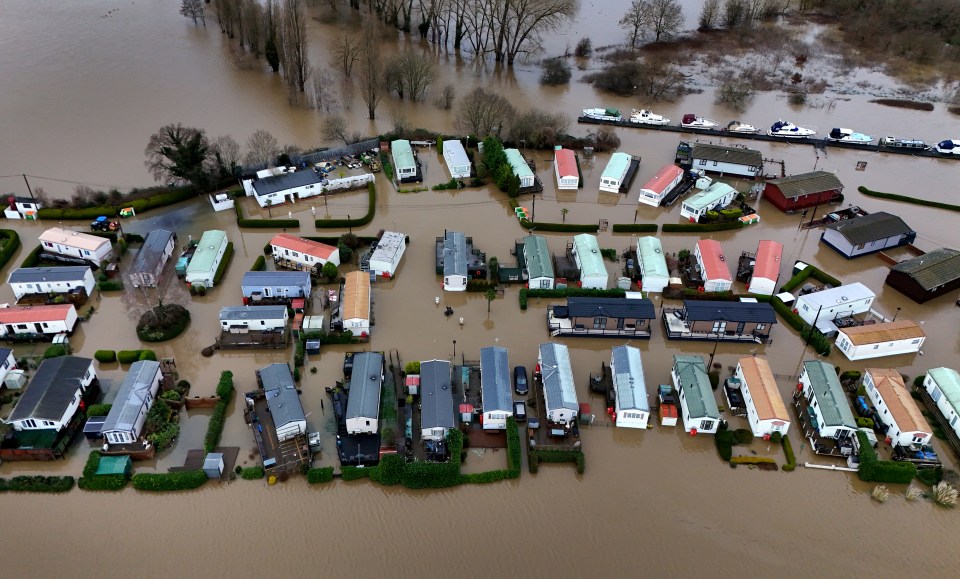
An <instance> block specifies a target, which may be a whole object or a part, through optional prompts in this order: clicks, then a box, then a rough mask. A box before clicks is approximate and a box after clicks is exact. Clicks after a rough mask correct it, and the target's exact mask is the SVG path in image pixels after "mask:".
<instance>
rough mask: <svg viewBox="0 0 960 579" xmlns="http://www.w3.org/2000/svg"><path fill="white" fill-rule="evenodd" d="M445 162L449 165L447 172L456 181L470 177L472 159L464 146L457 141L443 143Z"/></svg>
mask: <svg viewBox="0 0 960 579" xmlns="http://www.w3.org/2000/svg"><path fill="white" fill-rule="evenodd" d="M443 160H444V161H446V163H447V171H449V172H450V176H451V177H453V178H454V179H467V178H469V177H470V157H468V156H467V152H466V151H465V150H464V148H463V144H462V143H461V142H460V141H458V140H455V139H452V140H449V141H444V142H443Z"/></svg>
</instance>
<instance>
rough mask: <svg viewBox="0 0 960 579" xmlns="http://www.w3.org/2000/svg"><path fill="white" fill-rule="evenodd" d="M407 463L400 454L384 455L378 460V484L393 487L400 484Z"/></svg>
mask: <svg viewBox="0 0 960 579" xmlns="http://www.w3.org/2000/svg"><path fill="white" fill-rule="evenodd" d="M406 466H407V461H406V460H405V459H404V458H403V455H401V454H396V453H394V454H386V455H384V456H383V458H381V459H380V464H379V465H377V470H378V471H379V474H380V484H382V485H385V486H393V485H397V484H400V480H401V479H402V478H403V471H404V470H406Z"/></svg>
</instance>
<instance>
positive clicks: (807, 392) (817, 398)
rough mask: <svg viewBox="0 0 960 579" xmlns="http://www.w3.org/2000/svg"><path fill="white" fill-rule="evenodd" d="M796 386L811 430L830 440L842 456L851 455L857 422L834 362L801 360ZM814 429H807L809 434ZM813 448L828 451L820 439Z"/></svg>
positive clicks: (805, 418) (822, 451)
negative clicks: (800, 370)
mask: <svg viewBox="0 0 960 579" xmlns="http://www.w3.org/2000/svg"><path fill="white" fill-rule="evenodd" d="M797 390H798V391H799V392H800V394H801V395H802V397H803V402H804V403H805V408H806V415H805V416H804V417H803V418H804V421H805V422H809V423H810V425H811V427H812V429H813V431H814V432H813V433H815V434H816V435H817V436H818V437H819V438H821V439H828V440H830V441H832V443H833V444H834V445H835V446H836V448H837V450H838V451H839V454H840V455H841V456H849V455H851V454H852V453H853V438H854V437H855V436H856V433H857V423H856V421H855V420H854V419H853V412H851V411H850V405H849V404H847V397H846V395H845V394H844V392H843V387H842V386H841V385H840V380H839V379H837V372H836V369H835V368H834V367H833V365H832V364H828V363H826V362H824V361H822V360H806V361H804V363H803V372H802V373H801V374H800V382H799V383H798V384H797ZM813 433H809V432H808V436H810V435H811V434H813ZM814 450H815V451H816V452H818V453H821V454H822V453H824V452H826V453H827V454H831V452H829V450H831V449H828V448H827V447H825V446H824V445H823V444H822V442H820V443H818V442H816V441H814Z"/></svg>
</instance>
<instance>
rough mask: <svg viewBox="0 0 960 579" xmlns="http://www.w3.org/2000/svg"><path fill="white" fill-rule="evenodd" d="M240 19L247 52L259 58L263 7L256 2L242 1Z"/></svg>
mask: <svg viewBox="0 0 960 579" xmlns="http://www.w3.org/2000/svg"><path fill="white" fill-rule="evenodd" d="M240 18H241V20H242V21H243V29H244V31H245V32H244V37H245V39H246V44H247V50H249V51H250V53H251V54H253V55H254V56H255V57H257V58H260V53H261V52H262V51H263V32H264V29H265V27H264V25H263V7H262V6H260V2H258V1H257V0H242V2H241V12H240Z"/></svg>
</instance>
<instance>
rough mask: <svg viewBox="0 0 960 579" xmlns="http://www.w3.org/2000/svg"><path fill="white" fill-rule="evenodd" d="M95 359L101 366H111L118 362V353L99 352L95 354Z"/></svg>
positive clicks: (110, 351)
mask: <svg viewBox="0 0 960 579" xmlns="http://www.w3.org/2000/svg"><path fill="white" fill-rule="evenodd" d="M93 358H94V359H95V360H96V361H97V362H100V363H101V364H109V363H111V362H116V361H117V353H116V352H114V351H113V350H97V351H96V352H94V353H93Z"/></svg>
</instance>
